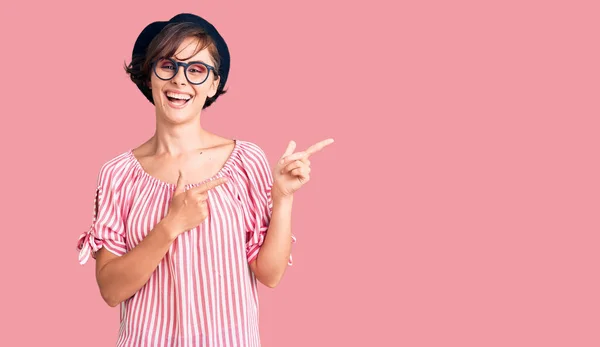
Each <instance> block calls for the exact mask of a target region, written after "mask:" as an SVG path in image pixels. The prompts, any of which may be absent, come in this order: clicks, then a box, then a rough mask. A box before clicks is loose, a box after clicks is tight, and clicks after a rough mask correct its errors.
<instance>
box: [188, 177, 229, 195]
mask: <svg viewBox="0 0 600 347" xmlns="http://www.w3.org/2000/svg"><path fill="white" fill-rule="evenodd" d="M226 182H227V177H221V178H217V179H214V180H212V181H207V182H205V183H204V184H202V185H200V186H198V187H195V188H194V191H195V192H197V193H205V192H207V191H209V190H211V189H213V188H215V187H218V186H220V185H222V184H224V183H226Z"/></svg>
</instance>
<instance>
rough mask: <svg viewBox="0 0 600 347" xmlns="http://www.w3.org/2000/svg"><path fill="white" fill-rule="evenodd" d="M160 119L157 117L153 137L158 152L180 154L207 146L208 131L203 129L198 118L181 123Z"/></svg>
mask: <svg viewBox="0 0 600 347" xmlns="http://www.w3.org/2000/svg"><path fill="white" fill-rule="evenodd" d="M159 119H160V117H157V121H156V131H155V133H154V136H153V137H152V142H153V147H154V151H155V153H156V154H168V155H170V156H178V155H180V154H183V153H186V152H190V151H194V150H197V149H199V148H206V147H207V138H208V132H207V131H205V130H204V129H202V126H201V125H200V120H199V119H198V118H196V117H195V118H194V119H192V120H190V121H189V122H186V123H181V124H173V123H166V122H165V121H164V120H162V121H161V120H159Z"/></svg>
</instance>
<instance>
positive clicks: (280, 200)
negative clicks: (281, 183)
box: [271, 194, 294, 205]
mask: <svg viewBox="0 0 600 347" xmlns="http://www.w3.org/2000/svg"><path fill="white" fill-rule="evenodd" d="M271 198H272V199H273V204H275V205H279V204H291V203H292V202H293V201H294V195H283V194H272V195H271Z"/></svg>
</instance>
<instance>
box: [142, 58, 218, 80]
mask: <svg viewBox="0 0 600 347" xmlns="http://www.w3.org/2000/svg"><path fill="white" fill-rule="evenodd" d="M152 65H153V67H152V69H153V70H154V74H155V75H156V77H158V78H160V79H161V80H163V81H168V80H170V79H172V78H173V77H175V75H177V73H178V72H179V67H180V66H182V67H183V72H184V75H185V78H186V79H187V81H188V82H190V83H191V84H194V85H198V84H202V83H204V82H205V81H206V79H207V78H208V75H209V74H210V71H211V70H212V72H213V73H214V74H215V76H217V72H216V70H215V68H214V67H213V66H210V65H208V64H206V63H203V62H201V61H193V62H189V63H183V62H180V61H175V60H173V59H169V58H161V59H158V60H157V61H156V62H154V63H153V64H152Z"/></svg>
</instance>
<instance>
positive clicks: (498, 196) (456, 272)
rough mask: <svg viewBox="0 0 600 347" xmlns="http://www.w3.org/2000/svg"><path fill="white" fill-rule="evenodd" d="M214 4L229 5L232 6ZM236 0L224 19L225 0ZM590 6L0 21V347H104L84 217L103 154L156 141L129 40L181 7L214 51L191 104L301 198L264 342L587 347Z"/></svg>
mask: <svg viewBox="0 0 600 347" xmlns="http://www.w3.org/2000/svg"><path fill="white" fill-rule="evenodd" d="M230 6H231V7H230ZM229 7H230V8H229ZM598 10H599V8H598V6H597V2H595V1H587V2H586V1H573V0H571V1H494V2H490V1H410V2H408V1H406V2H398V1H387V2H384V1H377V0H374V1H360V2H350V1H316V0H305V1H302V2H283V1H261V2H257V1H252V2H242V1H235V2H233V1H226V2H225V1H220V2H218V4H217V2H216V1H212V2H208V1H198V0H196V1H189V0H186V1H178V2H168V1H148V0H145V1H140V0H135V1H134V0H130V1H109V2H104V1H102V2H100V1H96V2H87V1H72V0H71V1H66V0H58V1H38V2H37V3H32V2H29V1H16V2H11V3H10V4H3V5H2V10H1V11H0V26H1V27H0V29H1V30H0V35H1V39H2V41H1V42H2V54H1V55H0V60H1V62H0V63H1V66H2V71H3V73H2V75H1V76H0V77H1V78H2V79H1V81H2V83H1V88H2V94H1V95H2V96H1V100H2V105H1V109H0V110H1V113H0V116H1V117H2V120H3V122H2V126H1V127H0V128H1V131H2V136H0V141H2V142H1V147H0V148H2V161H1V163H2V168H3V170H2V179H1V180H0V184H1V188H2V194H1V196H2V208H1V211H2V212H1V213H2V218H1V223H2V224H1V225H2V235H3V237H2V238H1V239H0V249H1V252H0V256H1V257H2V259H1V262H0V266H1V267H2V269H1V270H2V272H1V273H2V285H1V286H0V290H1V293H2V294H1V295H0V300H2V306H1V308H0V312H1V313H0V315H1V317H2V324H1V330H2V333H1V334H0V345H4V346H42V345H50V344H52V345H55V344H56V345H61V346H89V347H92V346H111V345H114V343H115V340H116V336H117V331H118V318H119V314H118V308H115V309H111V308H109V307H108V306H106V305H105V304H104V303H103V301H102V299H101V297H100V295H99V293H98V289H97V286H96V283H95V279H94V268H93V265H92V264H93V262H91V263H88V265H86V266H83V267H82V266H80V265H79V264H78V262H77V252H76V250H75V245H76V241H77V237H78V236H79V234H80V233H81V232H82V231H84V230H86V229H87V228H88V227H89V223H90V222H91V217H92V211H93V210H92V199H93V193H94V188H95V180H96V175H97V174H98V170H99V168H100V166H101V164H102V163H103V162H105V161H106V160H107V159H109V158H111V157H112V156H114V155H116V154H118V153H120V152H122V151H124V150H126V149H129V148H131V147H133V146H137V145H138V144H139V143H141V142H142V141H144V140H146V139H147V138H148V137H149V136H150V135H151V134H152V131H153V126H154V123H153V116H154V115H153V109H152V108H151V105H150V104H149V103H148V102H147V101H146V100H145V99H144V98H143V97H142V96H141V94H140V93H139V92H138V90H137V89H136V88H135V86H134V85H133V84H132V83H131V82H130V81H128V80H127V77H126V75H125V74H124V72H123V68H122V66H123V63H124V62H125V61H129V54H130V52H131V49H132V46H133V43H134V40H135V38H136V37H137V35H138V33H139V31H140V30H141V29H142V28H143V27H144V26H145V25H146V24H147V23H149V22H150V21H153V20H162V19H168V18H170V17H171V16H172V15H174V14H176V13H178V12H195V13H198V14H200V15H203V16H205V17H206V18H207V19H209V20H210V21H211V22H213V23H214V24H215V25H216V26H217V28H218V29H219V30H220V31H221V33H222V34H223V35H224V37H225V38H226V39H227V42H228V43H229V45H230V49H231V53H232V70H231V77H230V80H229V94H227V95H225V96H224V97H223V98H222V99H221V100H219V101H218V102H217V103H216V104H215V105H214V107H211V108H210V109H209V110H208V111H207V112H206V113H205V114H204V116H203V125H204V126H205V127H206V128H208V129H210V130H212V131H214V132H217V133H220V134H222V135H223V136H229V137H235V138H239V139H244V140H250V141H254V142H256V143H257V144H259V145H260V146H261V147H263V148H264V150H265V152H266V153H267V155H268V157H269V160H270V161H271V163H273V162H274V161H275V160H277V158H278V157H279V156H280V155H281V153H283V151H284V150H285V147H286V144H287V142H288V141H289V140H292V139H293V140H296V141H297V142H298V145H299V147H300V148H305V147H306V146H308V145H310V144H312V143H314V142H317V141H319V140H321V139H325V138H327V137H333V138H335V140H336V143H335V144H333V145H332V146H330V147H328V148H327V149H326V150H324V151H323V152H321V153H318V154H317V155H315V156H314V157H313V158H311V161H312V168H313V171H312V181H311V182H310V183H309V184H308V185H307V186H305V187H304V188H302V190H301V191H300V192H298V198H297V199H296V204H295V211H294V232H295V234H296V236H297V237H298V243H297V244H296V245H295V247H294V266H293V267H292V268H290V269H289V271H288V272H287V274H286V277H285V278H284V281H283V283H282V284H281V285H280V286H279V287H278V288H276V289H275V290H270V289H266V288H264V287H262V288H261V322H260V324H261V332H262V339H263V342H264V346H266V347H274V346H286V347H300V346H302V347H304V346H411V347H412V346H427V347H429V346H436V347H437V346H460V347H470V346H473V347H480V346H503V347H504V346H545V347H550V346H578V347H582V346H598V345H600V334H599V333H598V332H599V330H598V329H599V328H598V326H599V325H600V315H599V313H598V312H599V311H600V299H599V298H600V295H598V293H599V292H600V285H599V284H600V282H599V280H598V271H599V267H598V265H599V260H600V259H599V252H598V243H599V241H600V237H599V236H598V232H599V226H600V220H599V212H598V211H599V210H600V185H599V182H600V165H599V164H598V148H600V139H599V136H598V126H599V125H600V122H599V116H600V102H599V100H600V99H599V92H600V90H599V89H600V88H599V81H600V73H599V72H600V71H599V62H600V54H599V53H600V52H599V45H598V33H599V32H600V25H599V21H598Z"/></svg>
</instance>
